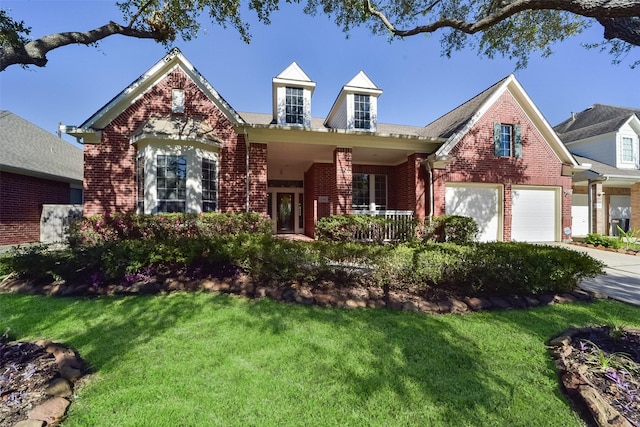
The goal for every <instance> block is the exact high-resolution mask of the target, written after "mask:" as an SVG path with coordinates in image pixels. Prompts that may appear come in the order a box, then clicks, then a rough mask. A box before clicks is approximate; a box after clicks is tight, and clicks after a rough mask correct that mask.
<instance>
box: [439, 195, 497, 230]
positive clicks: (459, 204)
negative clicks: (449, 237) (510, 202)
mask: <svg viewBox="0 0 640 427" xmlns="http://www.w3.org/2000/svg"><path fill="white" fill-rule="evenodd" d="M445 203H446V209H445V212H446V213H447V214H448V215H462V216H468V217H471V218H473V219H475V220H476V222H477V223H478V228H479V229H480V233H479V235H478V240H479V241H482V242H486V241H494V240H502V221H501V218H502V214H501V207H502V186H500V185H490V186H489V185H481V184H478V185H469V184H461V185H459V184H455V183H449V184H447V185H446V194H445Z"/></svg>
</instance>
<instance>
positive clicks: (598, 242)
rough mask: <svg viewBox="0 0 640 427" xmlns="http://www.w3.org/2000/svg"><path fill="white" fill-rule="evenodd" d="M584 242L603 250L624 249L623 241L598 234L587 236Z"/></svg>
mask: <svg viewBox="0 0 640 427" xmlns="http://www.w3.org/2000/svg"><path fill="white" fill-rule="evenodd" d="M584 241H585V243H587V244H590V245H594V246H602V247H603V248H612V249H620V248H621V247H622V239H619V238H616V237H611V236H603V235H602V234H598V233H589V234H587V237H586V238H585V239H584Z"/></svg>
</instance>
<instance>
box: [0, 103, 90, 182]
mask: <svg viewBox="0 0 640 427" xmlns="http://www.w3.org/2000/svg"><path fill="white" fill-rule="evenodd" d="M0 153H2V155H0V170H3V171H8V172H14V173H20V174H25V175H33V176H40V177H43V178H48V179H55V180H58V181H65V182H77V183H80V182H82V178H83V167H84V166H83V162H84V155H83V152H82V149H81V148H78V147H75V146H74V145H72V144H71V143H69V142H67V141H65V140H63V139H61V138H58V137H56V136H55V135H53V134H51V133H49V132H47V131H46V130H44V129H42V128H40V127H38V126H36V125H34V124H33V123H31V122H28V121H26V120H25V119H23V118H22V117H20V116H17V115H15V114H13V113H12V112H10V111H5V110H0Z"/></svg>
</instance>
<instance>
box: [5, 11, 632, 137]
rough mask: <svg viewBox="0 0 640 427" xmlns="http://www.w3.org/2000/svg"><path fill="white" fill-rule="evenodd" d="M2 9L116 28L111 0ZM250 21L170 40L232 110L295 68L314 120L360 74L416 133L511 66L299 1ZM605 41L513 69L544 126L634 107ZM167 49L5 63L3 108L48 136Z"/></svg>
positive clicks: (389, 117)
mask: <svg viewBox="0 0 640 427" xmlns="http://www.w3.org/2000/svg"><path fill="white" fill-rule="evenodd" d="M0 6H1V7H2V8H4V9H10V11H11V12H10V13H11V16H12V17H14V19H18V20H24V21H25V22H26V24H27V25H29V26H31V27H32V34H31V36H32V37H39V36H42V35H46V34H51V33H56V32H60V31H85V30H89V29H92V28H95V27H98V26H100V25H103V24H105V23H106V22H108V20H115V21H118V22H121V19H120V12H119V10H118V9H117V7H116V6H115V0H109V1H107V0H99V1H92V0H83V1H55V0H49V1H42V0H19V1H16V0H2V4H1V5H0ZM246 19H247V20H248V21H249V22H250V24H251V33H252V35H253V40H252V42H251V44H249V45H247V44H245V43H243V42H242V41H241V39H240V36H239V35H238V33H237V32H236V31H235V30H233V29H230V28H229V29H226V30H225V29H223V28H221V27H218V26H216V25H214V24H212V23H208V22H207V23H205V24H204V25H203V31H202V35H201V36H200V37H198V38H197V39H196V40H192V41H190V42H182V41H179V42H177V43H176V44H175V46H177V47H179V48H180V49H181V50H182V52H183V53H184V55H185V56H186V57H187V58H188V59H189V60H190V61H191V62H192V63H193V65H194V66H195V67H196V68H197V69H198V70H199V71H200V73H202V74H203V75H204V77H205V78H206V79H207V80H208V81H209V83H211V84H212V85H213V87H214V88H216V90H217V91H218V92H219V93H220V94H221V95H222V96H223V97H224V98H225V99H226V100H227V101H228V102H229V103H230V104H231V105H232V106H233V107H234V108H235V109H236V110H237V111H249V112H261V113H268V112H270V110H271V79H272V78H273V77H274V76H276V75H277V74H279V73H280V71H282V70H283V69H285V68H286V67H287V66H288V65H289V64H290V63H291V62H293V61H296V62H297V63H298V65H300V66H301V67H302V69H303V70H304V71H305V72H306V73H307V74H308V75H309V77H310V78H311V79H312V80H313V81H315V82H316V83H317V86H316V90H315V92H314V95H313V98H312V114H313V116H315V117H324V116H326V114H327V113H328V111H329V109H330V108H331V105H332V104H333V102H334V100H335V98H336V96H337V95H338V92H339V90H340V88H341V87H342V86H343V85H344V84H346V83H347V82H348V81H349V80H351V78H352V77H354V76H355V75H356V74H357V73H358V72H359V71H360V70H363V71H364V72H365V73H366V74H367V75H368V76H369V77H370V78H371V80H372V81H373V82H374V83H375V84H376V85H377V86H378V87H379V88H381V89H382V90H383V91H384V92H383V94H382V96H381V98H380V100H379V106H378V119H379V121H380V122H384V123H397V124H405V125H416V126H423V125H426V124H428V123H430V122H431V121H433V120H435V119H437V118H438V117H440V116H441V115H443V114H445V113H447V112H448V111H450V110H451V109H453V108H455V107H456V106H458V105H460V104H461V103H463V102H465V101H466V100H468V99H469V98H471V97H473V96H475V95H476V94H478V93H479V92H481V91H483V90H484V89H486V88H487V87H489V86H491V85H492V84H494V83H495V82H497V81H498V80H500V79H502V78H503V77H505V76H507V75H508V74H510V73H512V72H514V69H515V61H510V60H506V59H488V58H483V57H479V56H478V55H477V54H476V52H475V51H474V50H465V51H461V52H456V53H454V55H453V58H451V59H448V58H443V57H441V56H440V45H439V43H438V39H439V35H437V34H436V35H432V36H430V37H424V36H414V37H409V38H406V39H404V40H395V41H393V42H389V41H388V39H387V38H385V37H383V36H373V35H371V34H370V32H369V31H368V30H367V29H366V28H361V29H356V30H354V31H352V32H351V33H350V35H349V38H346V37H345V34H344V33H342V32H341V30H340V28H339V27H337V26H336V25H335V24H334V23H333V22H332V21H331V20H330V18H328V17H327V16H325V15H319V16H316V17H309V16H307V15H304V14H303V13H302V7H301V6H300V5H288V4H283V5H282V7H281V10H280V11H277V12H276V13H275V14H274V15H273V16H272V23H271V25H268V26H265V25H263V24H261V23H259V22H257V20H256V19H255V18H254V17H253V15H251V13H250V12H247V15H246ZM601 35H602V30H601V28H599V27H598V25H594V27H593V28H592V29H590V30H589V31H588V32H587V33H585V34H583V35H582V36H580V38H576V39H573V40H569V41H566V42H564V43H562V44H558V45H557V46H556V47H555V49H554V50H555V54H554V55H553V56H552V57H550V58H540V57H539V56H538V55H534V56H533V57H532V58H531V60H530V64H529V67H528V68H527V69H525V70H520V71H517V72H515V75H516V77H517V78H518V80H519V81H520V83H521V84H522V85H523V87H524V89H525V90H526V91H527V93H528V94H529V96H530V97H531V99H532V100H533V102H534V103H535V104H536V105H537V106H538V108H539V109H540V111H541V112H542V113H543V114H544V116H545V117H546V118H547V120H548V121H549V123H550V124H551V125H552V126H553V125H556V124H558V123H559V122H561V121H562V120H564V119H566V118H568V117H569V116H570V114H571V112H572V111H575V112H578V111H582V110H584V109H585V108H587V107H589V106H590V105H592V104H594V103H603V104H610V105H618V106H627V107H640V99H639V97H638V94H639V93H640V92H639V91H638V82H639V81H640V68H638V69H636V70H631V69H630V68H629V66H628V63H627V64H622V65H612V64H611V59H612V58H611V57H610V56H609V55H607V54H606V53H601V52H599V51H597V50H586V49H584V48H583V47H581V45H580V44H581V43H590V42H597V41H600V40H601ZM165 53H166V49H165V48H164V47H163V46H162V45H160V44H158V43H156V42H154V41H150V40H138V39H132V38H127V37H122V36H113V37H109V38H107V39H106V40H104V41H102V42H100V43H99V45H98V46H97V47H87V46H67V47H63V48H61V49H58V50H54V51H52V52H50V53H49V55H48V58H49V63H48V65H47V66H46V67H44V68H38V67H30V68H29V69H26V70H25V69H23V68H21V67H19V66H11V67H9V68H8V69H7V70H5V71H4V72H1V73H0V109H3V110H9V111H12V112H13V113H15V114H18V115H19V116H21V117H23V118H24V119H26V120H29V121H31V122H32V123H35V124H36V125H38V126H40V127H42V128H44V129H46V130H48V131H50V132H52V133H55V132H56V129H57V125H58V122H62V123H63V124H65V125H80V124H81V123H82V122H84V121H85V120H86V119H87V118H89V117H90V116H91V115H92V114H93V113H94V112H96V111H97V110H98V109H99V108H101V107H102V106H103V105H104V104H106V103H107V102H108V101H109V100H110V99H111V98H113V97H114V96H115V95H117V94H118V93H119V92H120V91H121V90H122V89H124V88H125V87H126V86H128V85H129V84H130V83H131V82H133V81H134V80H135V79H136V78H137V77H138V76H140V75H141V74H142V73H144V72H145V71H146V70H147V69H149V68H150V67H151V66H152V65H153V64H155V63H156V62H157V61H158V60H160V59H161V58H162V57H163V56H164V55H165ZM633 53H634V54H635V55H636V56H637V54H638V49H637V48H636V49H635V52H633ZM632 59H633V60H635V59H637V58H635V57H634V58H632ZM65 139H68V140H72V139H71V138H69V137H65Z"/></svg>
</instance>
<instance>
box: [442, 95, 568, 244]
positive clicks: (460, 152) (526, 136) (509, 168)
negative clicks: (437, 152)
mask: <svg viewBox="0 0 640 427" xmlns="http://www.w3.org/2000/svg"><path fill="white" fill-rule="evenodd" d="M494 122H501V123H509V124H520V125H521V126H522V158H519V159H516V158H499V157H495V156H494V149H493V123H494ZM450 156H451V157H453V158H454V159H455V160H454V161H452V162H451V163H450V164H449V165H447V167H446V169H444V170H434V171H433V172H434V199H435V203H434V215H443V214H444V213H445V184H446V183H447V182H481V183H499V184H503V185H504V194H503V197H504V221H503V226H504V229H503V237H504V240H505V241H509V240H511V186H512V185H539V186H557V187H562V191H561V200H562V225H561V229H562V230H564V228H565V227H571V196H570V195H569V196H564V190H570V189H571V177H565V176H562V175H561V172H562V163H561V161H560V159H559V158H558V157H557V155H556V154H555V153H554V152H553V150H552V149H551V147H550V146H549V144H548V143H547V142H546V141H545V139H544V138H543V136H542V135H541V134H540V132H539V131H538V129H537V128H536V126H535V125H534V123H533V122H532V121H531V119H530V118H529V117H528V116H527V114H526V113H525V112H524V111H523V110H522V108H521V107H520V105H519V104H518V103H517V102H516V101H515V100H514V99H513V97H512V96H511V94H510V93H509V92H508V91H507V92H505V93H504V94H503V95H502V96H501V97H500V99H499V100H497V101H496V102H495V103H494V105H493V106H491V108H490V109H489V110H488V111H487V112H486V113H485V114H484V115H483V116H482V117H481V118H480V120H479V121H478V122H477V123H476V125H475V126H474V127H473V129H471V130H470V131H469V132H468V133H467V134H466V135H465V136H464V138H463V139H462V140H461V141H460V142H459V143H458V145H457V146H456V147H454V148H453V150H452V151H451V153H450ZM562 238H563V239H565V238H566V236H565V235H564V232H563V234H562Z"/></svg>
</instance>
